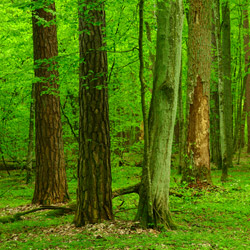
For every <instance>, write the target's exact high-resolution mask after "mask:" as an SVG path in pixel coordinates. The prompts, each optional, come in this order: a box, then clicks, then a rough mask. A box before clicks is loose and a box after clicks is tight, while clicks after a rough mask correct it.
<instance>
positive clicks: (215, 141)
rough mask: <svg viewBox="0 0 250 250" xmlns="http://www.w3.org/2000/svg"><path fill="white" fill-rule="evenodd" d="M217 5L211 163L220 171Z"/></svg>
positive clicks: (211, 114) (212, 94)
mask: <svg viewBox="0 0 250 250" xmlns="http://www.w3.org/2000/svg"><path fill="white" fill-rule="evenodd" d="M215 8H217V5H214V6H213V23H212V46H213V50H212V51H213V56H212V58H213V59H212V60H213V72H214V77H213V80H212V81H211V88H210V96H211V103H210V146H211V148H210V149H211V162H214V163H215V165H216V166H217V168H218V169H221V168H222V162H221V142H220V114H219V93H218V75H219V66H218V59H217V56H218V55H217V53H218V52H217V46H216V32H215V22H216V20H215V18H214V16H215V15H214V12H215V11H216V10H215Z"/></svg>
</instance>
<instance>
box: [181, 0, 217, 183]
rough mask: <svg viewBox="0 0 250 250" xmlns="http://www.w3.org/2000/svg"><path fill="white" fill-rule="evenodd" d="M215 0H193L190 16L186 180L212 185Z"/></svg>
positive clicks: (190, 6)
mask: <svg viewBox="0 0 250 250" xmlns="http://www.w3.org/2000/svg"><path fill="white" fill-rule="evenodd" d="M211 6H212V2H211V0H190V1H189V14H188V25H189V29H188V105H187V108H188V110H189V115H188V133H187V156H188V157H187V160H186V166H185V169H184V171H183V181H186V182H188V183H192V182H194V183H203V182H207V183H211V170H210V153H209V92H210V74H211Z"/></svg>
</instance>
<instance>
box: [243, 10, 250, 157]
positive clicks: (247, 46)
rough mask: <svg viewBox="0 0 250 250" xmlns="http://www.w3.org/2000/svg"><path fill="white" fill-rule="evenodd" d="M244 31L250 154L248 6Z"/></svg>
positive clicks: (244, 17) (249, 145)
mask: <svg viewBox="0 0 250 250" xmlns="http://www.w3.org/2000/svg"><path fill="white" fill-rule="evenodd" d="M243 29H244V52H245V77H244V84H245V86H246V114H247V138H248V142H247V152H248V153H250V74H249V73H248V69H249V63H250V45H249V18H248V10H247V6H245V9H244V10H243Z"/></svg>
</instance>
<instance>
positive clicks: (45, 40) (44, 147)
mask: <svg viewBox="0 0 250 250" xmlns="http://www.w3.org/2000/svg"><path fill="white" fill-rule="evenodd" d="M34 7H35V10H34V11H33V14H32V24H33V46H34V63H35V76H36V77H37V79H38V82H37V83H35V128H36V181H35V192H34V196H33V200H32V202H33V203H37V204H43V205H47V204H51V203H57V202H66V201H68V199H69V195H68V191H67V181H66V170H65V162H64V151H63V139H62V124H61V114H60V98H59V90H58V87H59V86H58V83H57V82H58V70H57V62H56V57H57V55H58V46H57V29H56V24H55V21H56V17H55V11H56V9H55V2H52V3H51V4H50V5H46V1H42V0H37V1H34Z"/></svg>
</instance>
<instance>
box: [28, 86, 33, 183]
mask: <svg viewBox="0 0 250 250" xmlns="http://www.w3.org/2000/svg"><path fill="white" fill-rule="evenodd" d="M34 95H35V85H34V84H33V83H32V89H31V102H30V124H29V144H28V154H27V163H26V164H27V165H26V171H27V174H26V184H28V183H29V182H30V180H31V175H32V159H33V140H34V117H35V105H34V104H35V103H34Z"/></svg>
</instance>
